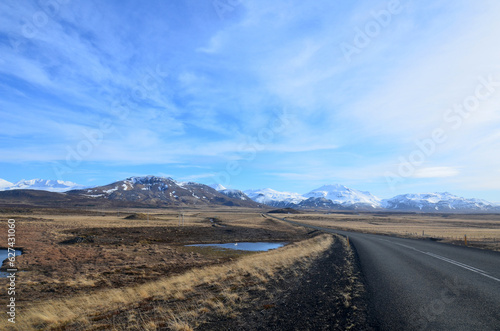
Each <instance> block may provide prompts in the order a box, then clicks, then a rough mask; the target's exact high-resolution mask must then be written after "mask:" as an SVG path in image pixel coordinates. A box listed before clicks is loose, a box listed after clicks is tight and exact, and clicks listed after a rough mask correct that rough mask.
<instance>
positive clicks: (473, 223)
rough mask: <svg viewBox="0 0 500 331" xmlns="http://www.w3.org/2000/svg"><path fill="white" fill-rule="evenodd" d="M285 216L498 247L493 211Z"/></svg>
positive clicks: (498, 225) (499, 223) (499, 231)
mask: <svg viewBox="0 0 500 331" xmlns="http://www.w3.org/2000/svg"><path fill="white" fill-rule="evenodd" d="M286 216H287V219H289V220H293V221H297V222H302V223H308V224H311V225H316V226H321V227H327V228H333V229H342V230H352V231H359V232H366V233H378V234H392V235H399V236H404V237H412V238H422V237H425V238H429V237H432V238H437V239H441V240H443V241H445V242H452V243H455V244H463V242H464V235H467V240H468V244H469V245H472V246H477V247H482V248H488V249H493V250H500V215H492V214H484V215H481V214H475V215H474V214H471V215H458V214H390V213H388V214H369V213H366V214H363V213H362V214H312V213H311V214H306V215H286Z"/></svg>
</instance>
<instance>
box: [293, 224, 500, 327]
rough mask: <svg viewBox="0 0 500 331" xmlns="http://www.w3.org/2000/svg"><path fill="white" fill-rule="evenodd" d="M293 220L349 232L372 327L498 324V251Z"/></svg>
mask: <svg viewBox="0 0 500 331" xmlns="http://www.w3.org/2000/svg"><path fill="white" fill-rule="evenodd" d="M288 222H290V221H288ZM291 223H295V224H299V225H304V226H307V227H310V228H315V229H318V230H322V231H325V232H332V233H338V234H341V235H345V236H348V237H349V240H350V242H351V244H352V246H353V247H354V248H355V250H356V252H357V255H358V258H359V263H360V268H361V272H362V274H363V275H364V278H365V283H366V286H367V295H368V305H369V314H370V318H371V320H372V322H371V323H372V326H373V327H375V328H377V329H380V330H500V253H499V252H493V251H485V250H480V249H474V248H468V247H461V246H453V245H448V244H443V243H439V242H435V241H431V240H414V239H403V238H396V237H390V236H383V235H372V234H362V233H355V232H347V231H340V230H332V229H327V228H320V227H315V226H310V225H305V224H301V223H296V222H291Z"/></svg>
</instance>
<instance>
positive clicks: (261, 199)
mask: <svg viewBox="0 0 500 331" xmlns="http://www.w3.org/2000/svg"><path fill="white" fill-rule="evenodd" d="M243 192H244V193H245V194H246V195H247V196H248V197H249V198H250V199H252V200H253V201H256V202H258V203H263V204H267V205H271V206H275V205H277V204H280V203H281V204H290V203H294V204H297V203H300V202H301V201H303V200H305V199H306V198H304V197H303V196H302V195H300V194H298V193H291V192H280V191H276V190H273V189H271V188H265V189H257V190H246V191H243Z"/></svg>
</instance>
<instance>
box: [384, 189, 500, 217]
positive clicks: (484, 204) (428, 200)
mask: <svg viewBox="0 0 500 331" xmlns="http://www.w3.org/2000/svg"><path fill="white" fill-rule="evenodd" d="M382 207H384V208H385V209H393V210H394V209H395V210H404V211H423V212H433V211H434V212H435V211H446V212H450V211H451V212H453V211H456V212H473V211H500V206H498V205H495V204H493V203H491V202H488V201H485V200H481V199H466V198H462V197H459V196H456V195H453V194H451V193H448V192H444V193H422V194H402V195H397V196H395V197H393V198H391V199H386V200H383V201H382Z"/></svg>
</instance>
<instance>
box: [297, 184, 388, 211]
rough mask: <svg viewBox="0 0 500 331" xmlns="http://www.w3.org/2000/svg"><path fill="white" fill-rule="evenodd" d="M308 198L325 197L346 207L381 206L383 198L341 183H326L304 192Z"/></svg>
mask: <svg viewBox="0 0 500 331" xmlns="http://www.w3.org/2000/svg"><path fill="white" fill-rule="evenodd" d="M304 197H306V198H325V199H327V200H331V201H332V202H334V203H336V204H340V205H343V206H345V207H348V206H355V207H358V208H359V207H368V208H380V207H381V200H380V199H379V198H377V197H376V196H374V195H372V194H371V193H370V192H363V191H358V190H356V189H352V188H349V187H346V186H344V185H340V184H333V185H324V186H321V187H320V188H317V189H315V190H312V191H311V192H309V193H307V194H304Z"/></svg>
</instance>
